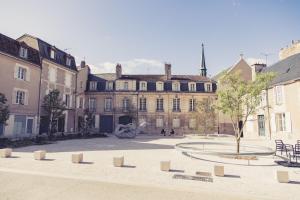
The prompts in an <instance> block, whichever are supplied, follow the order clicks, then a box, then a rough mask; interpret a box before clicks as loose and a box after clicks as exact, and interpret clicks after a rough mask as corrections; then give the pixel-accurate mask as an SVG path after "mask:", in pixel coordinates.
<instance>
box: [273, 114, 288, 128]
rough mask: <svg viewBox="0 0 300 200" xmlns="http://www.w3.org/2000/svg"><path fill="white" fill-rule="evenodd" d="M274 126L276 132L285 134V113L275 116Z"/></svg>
mask: <svg viewBox="0 0 300 200" xmlns="http://www.w3.org/2000/svg"><path fill="white" fill-rule="evenodd" d="M275 125H276V132H285V131H286V130H287V129H286V116H285V113H276V114H275Z"/></svg>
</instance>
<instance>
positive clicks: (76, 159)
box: [72, 153, 83, 163]
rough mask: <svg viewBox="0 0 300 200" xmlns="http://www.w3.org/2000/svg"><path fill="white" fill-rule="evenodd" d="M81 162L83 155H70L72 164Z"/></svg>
mask: <svg viewBox="0 0 300 200" xmlns="http://www.w3.org/2000/svg"><path fill="white" fill-rule="evenodd" d="M82 161H83V153H75V154H72V163H81V162H82Z"/></svg>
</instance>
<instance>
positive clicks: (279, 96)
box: [275, 85, 283, 104]
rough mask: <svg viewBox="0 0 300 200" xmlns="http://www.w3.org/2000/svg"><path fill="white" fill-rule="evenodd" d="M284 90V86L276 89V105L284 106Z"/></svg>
mask: <svg viewBox="0 0 300 200" xmlns="http://www.w3.org/2000/svg"><path fill="white" fill-rule="evenodd" d="M282 90H283V88H282V85H279V86H276V87H275V96H276V104H282V102H283V95H282V93H283V92H282Z"/></svg>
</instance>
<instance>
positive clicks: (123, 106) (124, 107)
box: [122, 97, 129, 112]
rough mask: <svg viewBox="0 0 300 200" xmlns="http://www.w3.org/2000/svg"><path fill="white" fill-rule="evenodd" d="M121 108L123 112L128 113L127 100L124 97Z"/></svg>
mask: <svg viewBox="0 0 300 200" xmlns="http://www.w3.org/2000/svg"><path fill="white" fill-rule="evenodd" d="M122 108H123V111H125V112H127V111H129V99H128V98H127V97H125V98H124V99H123V101H122Z"/></svg>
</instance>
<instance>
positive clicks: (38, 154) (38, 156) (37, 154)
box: [33, 150, 46, 160]
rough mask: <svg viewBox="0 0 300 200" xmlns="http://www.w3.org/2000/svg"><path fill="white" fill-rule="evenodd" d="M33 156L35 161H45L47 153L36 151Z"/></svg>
mask: <svg viewBox="0 0 300 200" xmlns="http://www.w3.org/2000/svg"><path fill="white" fill-rule="evenodd" d="M33 155H34V159H35V160H44V159H45V158H46V151H44V150H39V151H35V152H33Z"/></svg>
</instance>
